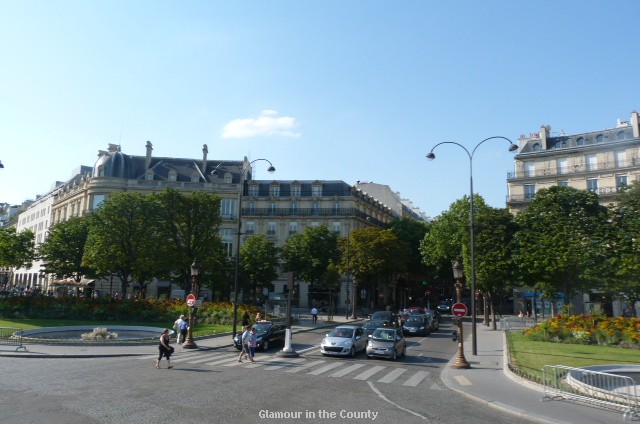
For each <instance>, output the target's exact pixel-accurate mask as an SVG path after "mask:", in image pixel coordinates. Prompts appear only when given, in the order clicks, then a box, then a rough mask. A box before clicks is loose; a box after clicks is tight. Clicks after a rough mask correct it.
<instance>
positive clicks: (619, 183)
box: [616, 175, 627, 191]
mask: <svg viewBox="0 0 640 424" xmlns="http://www.w3.org/2000/svg"><path fill="white" fill-rule="evenodd" d="M626 188H627V176H626V175H616V191H624V189H626Z"/></svg>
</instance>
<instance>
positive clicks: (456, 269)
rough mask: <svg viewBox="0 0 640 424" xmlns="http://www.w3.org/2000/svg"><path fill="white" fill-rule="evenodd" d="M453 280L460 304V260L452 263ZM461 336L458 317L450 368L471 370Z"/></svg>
mask: <svg viewBox="0 0 640 424" xmlns="http://www.w3.org/2000/svg"><path fill="white" fill-rule="evenodd" d="M453 278H455V280H456V302H457V303H462V278H464V271H463V267H462V262H460V259H457V260H456V261H455V262H454V263H453ZM472 319H473V318H472ZM462 334H463V333H462V317H458V357H457V358H456V361H455V362H454V363H453V365H451V366H452V367H453V368H464V369H468V368H471V365H469V363H468V362H467V359H466V358H465V357H464V337H463V336H462Z"/></svg>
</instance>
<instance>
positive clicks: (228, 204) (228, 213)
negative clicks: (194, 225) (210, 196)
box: [220, 197, 236, 219]
mask: <svg viewBox="0 0 640 424" xmlns="http://www.w3.org/2000/svg"><path fill="white" fill-rule="evenodd" d="M235 211H236V199H229V198H228V197H227V198H223V199H222V200H221V201H220V215H221V216H222V217H223V218H227V219H228V218H232V217H233V216H234V215H235Z"/></svg>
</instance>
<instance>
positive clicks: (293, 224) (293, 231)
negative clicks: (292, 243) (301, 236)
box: [289, 222, 298, 234]
mask: <svg viewBox="0 0 640 424" xmlns="http://www.w3.org/2000/svg"><path fill="white" fill-rule="evenodd" d="M297 232H298V223H297V222H290V223H289V234H296V233H297Z"/></svg>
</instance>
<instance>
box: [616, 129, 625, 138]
mask: <svg viewBox="0 0 640 424" xmlns="http://www.w3.org/2000/svg"><path fill="white" fill-rule="evenodd" d="M616 138H617V139H618V140H624V131H618V134H616Z"/></svg>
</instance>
